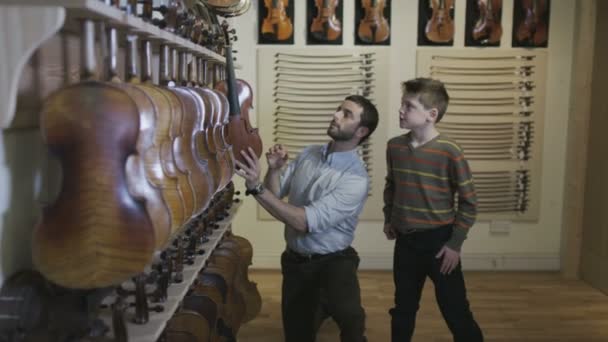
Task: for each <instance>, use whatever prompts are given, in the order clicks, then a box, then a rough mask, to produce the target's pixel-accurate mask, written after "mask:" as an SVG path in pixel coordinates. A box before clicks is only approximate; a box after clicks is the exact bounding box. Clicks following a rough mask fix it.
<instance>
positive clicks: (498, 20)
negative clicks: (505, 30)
mask: <svg viewBox="0 0 608 342" xmlns="http://www.w3.org/2000/svg"><path fill="white" fill-rule="evenodd" d="M501 37H502V0H467V9H466V23H465V36H464V45H465V46H500V38H501Z"/></svg>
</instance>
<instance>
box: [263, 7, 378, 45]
mask: <svg viewBox="0 0 608 342" xmlns="http://www.w3.org/2000/svg"><path fill="white" fill-rule="evenodd" d="M357 5H358V6H360V7H361V8H362V12H363V11H364V13H365V14H364V15H362V16H361V19H360V20H359V24H358V26H357V37H358V38H359V39H360V40H361V41H362V42H364V43H382V42H385V41H387V40H388V38H389V35H390V28H389V22H388V20H387V18H386V17H385V16H384V10H385V7H386V0H361V1H360V2H358V3H357ZM293 6H294V4H293V0H291V1H290V0H264V4H263V6H262V4H261V3H260V9H262V8H264V9H265V13H266V16H265V17H264V18H263V19H261V17H260V32H261V35H262V37H263V38H264V39H266V40H268V41H277V42H281V41H286V40H290V39H291V38H292V36H293V20H292V18H291V17H290V16H289V15H288V13H287V9H288V8H289V7H292V10H291V12H292V13H293ZM339 6H340V1H339V0H315V1H314V8H315V11H316V14H315V15H314V16H313V18H312V21H311V23H310V27H309V32H310V35H311V36H312V37H313V38H314V39H316V40H318V41H320V42H332V41H336V40H338V39H339V38H340V37H341V36H342V22H341V19H340V18H339V17H338V15H337V12H338V8H339ZM292 16H293V14H292Z"/></svg>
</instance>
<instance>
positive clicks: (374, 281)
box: [238, 270, 608, 342]
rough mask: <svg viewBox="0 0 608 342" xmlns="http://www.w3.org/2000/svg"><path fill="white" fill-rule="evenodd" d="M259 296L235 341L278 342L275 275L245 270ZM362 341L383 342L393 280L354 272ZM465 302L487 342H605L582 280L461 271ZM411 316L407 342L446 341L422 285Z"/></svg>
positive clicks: (599, 305) (594, 296) (601, 300)
mask: <svg viewBox="0 0 608 342" xmlns="http://www.w3.org/2000/svg"><path fill="white" fill-rule="evenodd" d="M250 278H251V280H253V281H255V282H257V283H258V288H259V290H260V293H261V295H262V300H263V304H262V312H261V313H260V315H259V316H258V317H257V318H256V319H254V320H253V321H251V322H249V323H247V324H245V325H243V326H242V327H241V329H240V331H239V334H238V341H239V342H282V341H283V335H282V328H281V306H280V303H281V275H280V272H278V271H255V270H252V271H250ZM359 279H360V282H361V295H362V299H363V306H364V308H365V311H366V313H367V321H366V325H367V332H366V335H367V337H368V340H369V342H383V341H390V331H389V322H390V318H389V315H388V309H389V308H390V307H391V306H392V301H393V291H394V288H393V283H392V275H391V273H389V272H384V271H382V272H381V271H364V272H360V274H359ZM465 280H466V281H467V289H468V296H469V301H470V302H471V307H472V310H473V313H474V315H475V318H476V319H477V322H478V323H479V325H480V326H481V329H482V330H483V332H484V335H485V338H486V341H503V342H507V341H508V342H514V341H524V342H538V341H543V342H565V341H568V342H600V341H602V342H606V341H608V296H606V295H605V294H603V293H601V292H599V291H597V290H595V289H594V288H592V287H590V286H589V285H587V284H586V283H584V282H582V281H570V280H562V279H560V276H559V274H558V273H538V272H534V273H524V272H466V273H465ZM420 306H421V308H420V311H419V312H418V318H417V327H416V332H415V336H414V339H413V341H414V342H434V341H437V342H439V341H442V342H448V341H452V338H451V335H450V332H449V330H448V329H447V327H446V325H445V323H444V321H443V319H442V318H441V315H440V313H439V310H438V309H437V304H436V303H435V297H434V292H433V286H432V283H431V282H430V280H427V283H426V286H425V289H424V293H423V298H422V302H421V305H420ZM338 336H339V335H338V329H337V327H336V325H335V323H334V322H333V321H332V320H327V321H326V322H325V324H324V325H323V327H322V328H321V331H320V332H319V335H318V338H317V342H338V341H339V338H338Z"/></svg>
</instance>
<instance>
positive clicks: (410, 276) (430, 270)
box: [390, 226, 483, 342]
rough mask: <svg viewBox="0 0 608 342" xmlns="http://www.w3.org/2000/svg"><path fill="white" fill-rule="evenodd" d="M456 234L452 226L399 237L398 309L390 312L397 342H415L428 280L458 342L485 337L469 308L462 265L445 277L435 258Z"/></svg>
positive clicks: (478, 341) (477, 341) (396, 261)
mask: <svg viewBox="0 0 608 342" xmlns="http://www.w3.org/2000/svg"><path fill="white" fill-rule="evenodd" d="M451 235H452V227H451V226H442V227H439V228H436V229H432V230H429V231H418V232H413V233H408V234H399V235H398V236H397V241H396V243H395V254H394V257H393V276H394V281H395V307H394V308H392V309H391V310H390V314H391V316H392V320H391V334H392V341H393V342H408V341H411V339H412V335H413V334H414V326H415V324H416V313H417V311H418V308H419V302H420V296H421V294H422V289H423V286H424V281H425V280H426V277H427V276H428V277H429V278H431V280H432V281H433V283H434V284H435V298H436V300H437V304H438V305H439V309H440V311H441V314H442V315H443V318H444V319H445V321H446V323H447V325H448V328H449V329H450V331H451V332H452V335H453V336H454V341H455V342H481V341H483V335H482V333H481V329H479V326H478V325H477V322H475V319H474V318H473V314H472V313H471V310H470V309H469V302H468V300H467V294H466V288H465V283H464V278H463V275H462V268H461V264H460V263H458V266H456V268H455V269H454V270H453V271H452V272H451V273H450V274H441V273H440V271H439V270H440V268H441V262H442V259H437V258H435V255H437V253H438V252H439V250H440V249H441V247H443V245H444V244H445V243H446V242H447V240H448V239H449V238H450V236H451Z"/></svg>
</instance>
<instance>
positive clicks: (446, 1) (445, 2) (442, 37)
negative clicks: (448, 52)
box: [425, 0, 454, 43]
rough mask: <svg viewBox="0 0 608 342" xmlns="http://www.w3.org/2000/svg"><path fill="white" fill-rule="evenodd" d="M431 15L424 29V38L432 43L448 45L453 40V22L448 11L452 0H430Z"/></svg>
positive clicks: (451, 5) (452, 2) (452, 3)
mask: <svg viewBox="0 0 608 342" xmlns="http://www.w3.org/2000/svg"><path fill="white" fill-rule="evenodd" d="M431 6H432V8H433V14H432V16H431V19H430V20H429V21H428V22H427V24H426V28H425V34H426V38H427V39H428V40H430V41H431V42H434V43H448V42H450V41H452V40H453V39H454V21H453V19H452V16H451V15H450V10H451V9H452V7H454V0H431Z"/></svg>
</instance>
